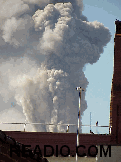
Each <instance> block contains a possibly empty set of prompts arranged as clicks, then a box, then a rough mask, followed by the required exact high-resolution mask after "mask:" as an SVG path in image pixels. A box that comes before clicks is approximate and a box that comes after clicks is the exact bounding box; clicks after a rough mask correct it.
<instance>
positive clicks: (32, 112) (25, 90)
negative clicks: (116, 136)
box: [0, 0, 121, 133]
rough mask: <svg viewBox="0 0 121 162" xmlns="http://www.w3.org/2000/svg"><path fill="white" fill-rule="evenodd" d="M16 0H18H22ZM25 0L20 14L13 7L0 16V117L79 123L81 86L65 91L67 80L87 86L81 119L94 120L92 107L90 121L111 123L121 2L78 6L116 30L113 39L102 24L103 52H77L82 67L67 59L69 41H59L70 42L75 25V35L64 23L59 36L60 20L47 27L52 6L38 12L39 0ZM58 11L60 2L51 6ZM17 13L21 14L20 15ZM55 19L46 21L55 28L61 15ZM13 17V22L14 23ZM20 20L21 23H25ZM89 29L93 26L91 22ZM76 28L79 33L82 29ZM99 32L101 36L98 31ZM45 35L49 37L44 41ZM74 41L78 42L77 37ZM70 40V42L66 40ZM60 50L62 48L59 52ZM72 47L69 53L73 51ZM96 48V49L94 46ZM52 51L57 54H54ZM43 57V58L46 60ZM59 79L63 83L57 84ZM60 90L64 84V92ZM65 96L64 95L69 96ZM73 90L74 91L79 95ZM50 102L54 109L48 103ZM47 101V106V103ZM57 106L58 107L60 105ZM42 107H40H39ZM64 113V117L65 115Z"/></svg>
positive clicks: (86, 1) (7, 127)
mask: <svg viewBox="0 0 121 162" xmlns="http://www.w3.org/2000/svg"><path fill="white" fill-rule="evenodd" d="M67 1H68V0H67ZM13 2H14V1H13ZM18 2H20V1H19V0H18ZM33 2H34V1H33ZM70 2H71V0H70ZM78 2H82V1H78ZM24 3H27V4H26V5H23V4H22V2H21V3H20V4H21V6H22V11H21V14H20V11H16V12H15V13H12V11H11V12H10V13H8V15H6V14H4V12H3V15H2V18H1V19H0V20H1V21H0V22H2V20H3V22H4V25H3V26H2V25H1V29H2V30H1V31H2V36H1V37H2V39H0V40H1V51H0V52H1V53H2V54H1V57H0V58H1V60H0V62H1V63H2V65H1V66H0V72H1V84H0V86H1V89H2V90H1V92H0V94H1V97H0V102H1V108H0V111H1V112H0V122H24V121H25V119H26V118H27V119H28V121H30V122H46V123H47V122H48V123H49V122H51V123H52V122H53V123H67V122H68V121H69V122H70V123H71V124H72V123H74V124H75V123H77V116H78V114H77V113H78V92H77V91H75V92H72V91H73V90H69V87H68V93H67V91H64V90H65V89H66V88H67V87H64V86H65V85H63V82H64V83H68V84H67V85H66V86H70V87H72V88H74V86H76V85H77V86H81V85H82V87H83V88H84V89H86V90H85V92H82V105H81V110H82V111H81V115H82V121H81V124H83V125H89V124H90V112H91V125H95V123H96V121H98V124H99V125H105V126H106V125H107V126H108V125H109V112H110V94H111V83H112V76H113V56H114V35H115V20H116V19H118V20H120V17H119V15H120V14H119V13H120V12H119V11H120V6H121V5H120V3H121V2H119V1H118V0H115V1H114V0H110V1H109V0H105V1H102V0H98V1H97V0H93V1H89V0H83V11H82V8H81V7H80V10H81V11H82V14H83V15H84V16H82V17H81V19H83V20H85V21H86V19H87V20H88V21H89V22H94V21H97V22H100V23H102V24H103V25H104V27H107V28H108V29H109V31H110V32H111V35H112V36H111V39H108V40H106V36H105V35H107V37H108V36H109V35H108V30H106V31H105V30H104V28H103V27H102V26H100V28H101V29H102V33H103V32H106V33H104V42H103V37H101V40H102V42H103V43H104V44H103V43H102V44H103V45H102V46H104V47H103V50H102V47H101V45H100V44H99V47H100V55H99V54H98V53H96V52H95V55H96V57H93V59H91V58H90V57H89V58H88V54H87V56H86V58H84V59H83V55H82V56H81V57H80V56H78V57H77V56H76V55H75V57H77V60H76V59H75V60H76V64H78V65H79V63H78V59H79V61H80V62H81V65H80V66H78V67H76V66H75V64H74V62H72V60H73V59H72V60H71V59H70V60H69V58H68V56H66V53H64V52H65V51H66V52H68V51H69V48H67V49H66V50H65V51H64V50H63V51H61V49H62V47H65V46H64V44H63V43H60V42H62V40H63V41H65V43H68V42H69V41H71V39H70V38H72V35H73V28H71V27H70V29H69V31H71V32H70V33H71V34H72V35H71V36H70V35H69V36H68V35H66V26H65V27H64V30H63V31H64V32H63V31H62V33H61V34H62V36H60V37H58V39H57V36H58V35H57V33H56V32H57V31H58V28H57V27H58V26H57V27H56V28H55V29H56V30H55V31H56V32H55V33H53V32H52V31H50V30H49V29H48V28H46V30H45V31H44V27H45V26H44V25H45V24H44V21H43V20H44V19H45V20H46V21H47V20H49V19H51V18H53V17H50V18H49V17H47V16H46V11H48V10H49V11H50V8H46V10H45V11H44V12H45V14H43V15H41V14H42V13H41V12H40V11H39V12H38V13H36V14H35V11H36V9H38V6H39V5H38V4H39V3H38V1H37V0H36V3H37V4H36V3H35V4H36V5H35V7H32V5H33V3H32V1H31V3H30V4H29V2H28V0H24ZM2 4H3V2H2ZM3 5H5V8H6V9H7V5H6V4H3ZM81 5H82V4H81V3H80V6H81ZM28 6H29V8H28ZM43 6H44V7H45V6H47V4H46V1H45V3H44V2H43V3H41V6H39V7H40V8H41V9H42V8H44V7H43ZM17 7H18V6H17ZM67 8H70V10H69V12H68V14H67V13H64V16H66V14H67V16H68V15H71V14H72V13H71V10H72V8H71V5H69V6H67ZM30 9H31V10H30ZM8 11H9V10H8ZM60 11H61V8H58V9H57V10H56V11H54V12H53V13H54V14H53V15H54V16H55V17H56V16H58V14H59V15H61V16H62V13H61V12H60ZM77 11H78V10H77ZM77 11H75V13H76V14H77V15H78V12H77ZM56 12H57V13H56ZM25 13H27V15H25V17H24V14H25ZM55 13H56V14H55ZM60 13H61V14H60ZM33 15H34V17H33V19H34V23H35V24H34V25H35V26H34V25H33V20H32V18H31V17H32V16H33ZM38 15H39V16H38ZM72 15H73V14H72ZM10 16H11V17H10ZM22 16H23V17H22ZM73 16H74V15H73ZM55 17H54V18H55ZM85 17H86V18H85ZM17 18H19V19H18V20H17ZM55 19H56V18H55ZM72 19H76V20H77V18H75V17H73V18H71V21H70V22H71V26H72V27H75V26H74V23H75V22H74V21H73V20H72ZM78 19H79V15H78ZM28 20H29V21H28ZM51 20H52V21H51V22H48V21H47V23H46V26H47V27H48V24H49V25H50V27H51V28H54V27H55V26H53V24H54V23H57V21H55V22H54V19H51ZM17 21H18V22H17ZM27 21H28V22H29V25H28V26H26V24H27V23H26V22H27ZM37 21H38V22H37ZM61 21H63V22H64V23H65V24H67V23H68V22H67V20H66V19H64V20H63V19H62V20H61ZM70 22H69V23H70ZM12 23H13V24H15V25H11V24H12ZM59 23H60V22H58V24H59ZM78 23H79V21H77V22H76V24H77V26H78ZM21 24H23V26H22V25H21ZM43 24H44V25H43ZM58 24H57V25H58ZM9 25H10V28H7V26H9ZM80 25H82V24H80ZM83 25H85V23H83ZM13 26H14V27H13ZM33 26H34V27H33ZM43 26H44V27H43ZM85 27H87V26H85ZM91 29H93V28H91ZM101 29H100V30H99V32H100V31H101ZM28 30H29V32H28ZM88 30H90V29H89V28H88ZM60 31H61V29H60ZM67 31H68V28H67ZM48 33H49V34H50V33H51V37H48ZM76 34H77V35H78V33H76ZM91 34H93V33H91V32H90V37H91V38H93V35H91ZM96 34H97V36H98V31H97V33H96ZM13 35H14V36H13ZM18 35H19V37H18ZM20 35H21V36H20ZM77 35H76V36H77ZM52 37H54V39H53V40H52V39H51V38H52ZM74 38H75V37H73V39H74ZM84 39H85V37H84ZM44 41H45V42H46V43H44ZM86 41H87V39H85V41H84V42H81V41H80V42H81V43H82V44H84V43H85V44H84V45H88V43H87V42H86ZM50 42H51V47H50V46H49V45H50ZM53 42H54V43H53ZM76 43H77V45H78V42H76ZM93 43H94V42H93ZM95 44H96V43H95ZM68 45H70V44H69V43H68ZM2 47H3V48H2ZM32 47H34V48H32ZM40 47H41V48H40ZM74 47H75V46H74ZM77 47H78V46H77ZM89 47H90V46H89ZM94 48H95V50H96V49H97V48H96V47H95V46H94ZM75 49H76V48H75ZM75 49H74V50H75ZM59 50H60V51H61V52H58V51H59ZM72 50H73V49H72ZM79 50H80V49H79ZM22 51H23V52H22ZM85 51H86V48H85V49H84V52H85ZM62 52H63V55H62V56H61V54H62ZM69 52H70V53H71V51H69ZM74 52H78V53H79V51H76V50H75V51H74ZM88 52H89V51H87V53H88ZM92 52H94V51H93V50H92ZM3 53H4V55H3ZM33 53H34V54H33ZM35 53H36V54H35ZM39 53H42V55H41V56H40V55H39ZM53 53H54V54H55V55H53ZM64 54H65V55H64ZM72 55H73V54H72ZM92 55H93V54H92ZM45 56H46V57H47V59H46V61H45ZM65 56H66V57H65ZM60 58H61V59H62V60H63V61H64V60H65V61H66V64H68V65H70V64H71V65H73V66H72V67H71V66H69V67H70V69H71V72H70V71H69V67H68V66H67V67H66V66H65V64H64V63H63V62H62V63H60V62H61V59H60ZM72 58H73V57H72ZM98 58H99V59H98ZM15 60H16V63H15ZM38 60H39V61H38ZM53 60H55V61H53ZM43 61H45V62H44V63H43V64H42V62H43ZM57 63H58V66H57V65H56V64H57ZM59 63H60V64H59ZM40 64H42V65H43V66H41V67H40ZM43 67H44V68H43ZM53 67H54V68H55V75H54V74H53V72H52V71H51V69H52V68H53ZM38 68H39V69H38ZM8 69H9V70H8ZM43 69H44V70H43ZM59 69H61V71H59ZM80 69H82V70H80ZM5 71H6V72H5ZM74 71H78V72H77V74H79V75H80V73H81V81H80V84H79V82H78V81H79V79H80V78H79V75H77V74H75V75H74V76H73V75H72V72H74ZM82 71H83V72H84V74H85V76H84V75H83V72H82ZM36 72H37V73H36ZM35 73H36V75H35ZM8 76H9V77H8ZM85 77H86V78H85ZM21 78H22V79H21ZM47 78H48V83H49V84H50V85H49V84H48V85H47V84H46V81H47ZM73 78H75V83H74V84H73ZM54 80H56V86H57V85H58V86H57V90H54V84H55V82H54ZM40 81H41V82H40ZM57 82H59V83H58V84H57ZM42 83H43V84H42ZM40 84H41V88H40V87H39V85H40ZM6 87H7V88H6ZM31 87H32V88H31ZM48 87H49V88H50V89H49V90H48ZM29 89H30V90H29ZM37 89H38V91H37ZM39 89H40V90H39ZM63 89H64V90H63ZM35 90H36V92H37V93H34V95H33V91H35ZM61 90H63V92H62V91H61ZM60 91H61V94H60ZM50 92H51V93H52V94H51V93H50ZM23 94H24V95H23ZM35 94H37V95H38V96H39V95H40V96H41V98H42V100H41V103H40V102H39V101H38V100H39V97H38V96H37V95H35ZM55 94H56V95H55ZM84 94H85V97H84ZM32 95H33V96H34V97H33V96H32ZM62 96H65V98H64V97H62ZM72 96H75V98H74V97H72ZM36 97H37V99H36ZM61 98H62V100H61ZM73 98H74V99H73ZM52 99H53V103H52V102H51V100H52ZM48 100H49V101H48ZM59 100H60V101H59ZM46 101H47V102H46ZM63 102H64V103H65V105H66V113H67V114H66V115H65V116H64V115H63V114H65V112H63V111H62V112H60V111H59V106H60V105H62V103H63ZM35 104H36V105H40V104H41V106H40V107H39V106H37V107H36V109H34V105H35ZM49 106H50V107H51V108H52V109H51V108H49ZM74 106H75V107H76V109H75V111H74V109H73V107H74ZM30 107H31V108H30ZM43 107H44V108H45V109H43ZM54 107H55V108H54ZM57 107H58V109H56V108H57ZM60 108H61V109H62V110H64V109H65V107H63V106H62V107H61V106H60ZM40 109H41V111H42V113H41V112H40ZM46 112H48V113H46ZM50 112H51V117H50V116H49V113H50ZM40 113H41V114H40ZM68 114H69V115H68ZM76 115H77V116H76ZM46 116H47V119H46V120H44V119H45V118H46ZM62 116H63V118H62V119H61V117H62ZM23 128H24V126H23V125H21V126H19V125H5V124H4V125H2V124H1V128H0V129H2V130H23ZM64 128H65V127H60V128H56V127H50V128H45V127H44V126H43V127H41V126H40V127H37V126H35V127H32V126H30V125H29V126H27V127H26V130H27V131H41V130H42V131H54V132H56V131H60V130H62V131H63V130H64ZM70 130H71V128H70ZM89 130H90V128H89V127H82V133H89ZM71 131H72V132H74V131H75V128H74V129H72V130H71ZM92 131H93V132H94V133H96V128H93V127H92ZM98 132H99V133H108V132H109V130H108V128H98Z"/></svg>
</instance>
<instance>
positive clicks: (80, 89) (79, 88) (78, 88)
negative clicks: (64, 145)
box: [76, 87, 84, 162]
mask: <svg viewBox="0 0 121 162" xmlns="http://www.w3.org/2000/svg"><path fill="white" fill-rule="evenodd" d="M76 90H79V111H78V129H77V147H78V146H79V128H80V109H81V91H84V89H82V88H81V87H77V88H76ZM76 162H78V159H77V152H76Z"/></svg>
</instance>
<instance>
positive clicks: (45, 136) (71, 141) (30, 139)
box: [4, 131, 111, 157]
mask: <svg viewBox="0 0 121 162" xmlns="http://www.w3.org/2000/svg"><path fill="white" fill-rule="evenodd" d="M4 132H5V133H6V134H7V135H9V136H11V137H13V138H14V139H15V140H16V141H18V142H20V143H22V144H24V145H31V147H30V148H31V149H32V150H34V149H35V147H36V145H39V147H40V149H41V151H42V156H44V146H45V145H51V146H52V147H53V149H54V155H55V156H56V154H57V153H58V155H60V154H61V153H60V152H62V153H63V154H67V153H68V148H66V147H63V145H67V146H68V147H69V149H70V156H74V157H75V155H76V141H77V139H76V138H77V136H76V133H49V132H21V131H4ZM110 137H111V136H110V135H99V134H80V135H79V144H80V145H84V146H85V148H82V147H81V148H79V152H81V154H83V153H85V154H86V156H90V155H89V154H88V149H89V147H90V146H91V145H97V144H104V145H105V144H110ZM56 145H57V146H56ZM57 147H58V150H57ZM62 147H63V149H62V151H60V150H61V148H62ZM46 151H47V152H46V153H47V154H49V155H50V154H51V153H52V148H50V147H47V149H46ZM90 152H91V154H94V153H95V152H96V150H95V148H93V147H92V148H91V149H90Z"/></svg>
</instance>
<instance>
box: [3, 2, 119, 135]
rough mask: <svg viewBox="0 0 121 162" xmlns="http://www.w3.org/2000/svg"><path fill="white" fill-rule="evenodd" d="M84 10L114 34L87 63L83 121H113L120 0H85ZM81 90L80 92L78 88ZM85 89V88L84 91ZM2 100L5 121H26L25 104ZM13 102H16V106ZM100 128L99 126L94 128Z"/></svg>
mask: <svg viewBox="0 0 121 162" xmlns="http://www.w3.org/2000/svg"><path fill="white" fill-rule="evenodd" d="M83 4H84V11H83V12H82V14H83V15H85V16H86V17H87V18H88V21H89V22H93V21H95V20H97V21H98V22H100V23H103V24H104V26H105V27H108V28H109V30H110V32H111V34H112V38H111V41H110V42H109V43H108V44H107V47H105V48H104V52H103V53H102V54H101V57H100V59H99V60H98V61H97V62H96V63H94V64H93V65H90V64H88V65H86V66H85V67H84V68H83V70H84V73H85V76H86V78H87V80H88V82H89V85H88V87H87V91H86V98H85V99H86V100H87V109H86V110H85V112H84V115H83V117H82V124H86V125H88V124H90V112H91V114H92V115H91V116H92V119H91V124H92V125H95V123H96V121H97V120H98V123H99V125H109V112H110V94H111V83H112V75H113V56H114V34H115V20H116V19H118V20H121V19H120V17H119V15H120V6H121V2H120V1H119V0H104V1H103V0H93V1H90V0H83ZM77 93H78V92H77ZM82 93H83V92H82ZM0 101H1V112H0V121H1V122H24V121H25V116H24V115H23V112H22V108H21V107H20V106H18V105H14V103H13V104H11V102H14V101H15V100H14V98H13V100H9V101H8V102H7V103H4V102H3V100H2V98H0ZM12 105H13V106H12ZM27 127H28V131H33V129H32V127H31V126H27ZM23 128H24V126H23V125H22V126H18V125H16V126H8V125H3V126H2V125H1V128H0V129H4V130H8V129H9V130H23ZM92 131H93V132H96V129H95V128H92ZM98 131H99V133H108V131H109V130H108V128H98ZM82 133H89V127H86V128H85V127H82Z"/></svg>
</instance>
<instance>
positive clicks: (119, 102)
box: [110, 20, 121, 143]
mask: <svg viewBox="0 0 121 162" xmlns="http://www.w3.org/2000/svg"><path fill="white" fill-rule="evenodd" d="M115 24H116V33H115V38H114V71H113V79H112V89H111V103H110V126H112V130H111V134H112V141H113V142H116V143H121V138H120V137H121V21H119V20H117V21H115Z"/></svg>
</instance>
